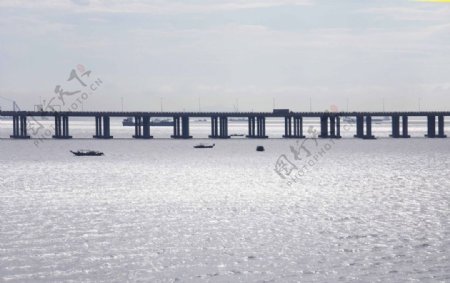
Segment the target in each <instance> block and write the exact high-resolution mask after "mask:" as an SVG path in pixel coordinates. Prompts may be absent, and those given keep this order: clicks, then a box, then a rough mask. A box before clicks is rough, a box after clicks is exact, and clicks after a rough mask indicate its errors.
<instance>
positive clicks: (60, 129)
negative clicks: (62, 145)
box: [52, 115, 72, 139]
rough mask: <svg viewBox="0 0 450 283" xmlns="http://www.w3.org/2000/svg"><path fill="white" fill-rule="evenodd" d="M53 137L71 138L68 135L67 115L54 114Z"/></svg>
mask: <svg viewBox="0 0 450 283" xmlns="http://www.w3.org/2000/svg"><path fill="white" fill-rule="evenodd" d="M52 137H53V138H54V139H71V138H72V136H70V135H69V117H68V116H59V115H55V134H54V135H53V136H52Z"/></svg>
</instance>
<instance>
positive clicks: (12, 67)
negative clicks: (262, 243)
mask: <svg viewBox="0 0 450 283" xmlns="http://www.w3.org/2000/svg"><path fill="white" fill-rule="evenodd" d="M72 70H75V72H77V74H78V76H79V78H80V80H81V81H82V82H83V83H85V84H86V85H87V87H84V86H83V85H82V84H81V83H80V82H79V81H77V80H76V79H73V77H72V80H69V78H70V74H71V71H72ZM86 71H90V72H89V73H85V72H86ZM81 74H84V76H81ZM98 79H99V80H100V81H101V82H102V83H101V84H100V85H97V87H96V88H95V90H93V89H92V88H89V86H90V85H91V83H92V82H94V81H95V80H98ZM56 89H59V90H60V91H61V90H64V91H67V92H71V93H74V92H76V91H80V92H79V93H75V94H70V95H69V94H67V95H66V96H64V95H61V92H57V91H56ZM83 92H86V93H87V94H88V96H84V98H83V99H84V100H83V109H84V110H121V109H122V107H123V109H124V110H126V111H128V110H130V111H132V110H135V111H158V110H160V109H161V108H163V110H164V111H183V110H184V111H197V110H199V109H200V110H201V111H233V110H239V111H271V109H272V108H273V107H274V106H275V107H276V108H289V109H291V110H293V111H309V110H310V109H312V110H315V111H323V110H326V109H330V107H332V108H333V109H336V108H337V109H338V110H342V111H346V110H347V109H348V110H350V111H356V110H364V111H378V110H383V109H385V110H386V111H395V110H399V111H400V110H401V111H405V110H418V109H419V107H420V109H422V110H450V3H441V2H422V1H410V0H389V1H387V0H371V1H368V0H366V1H361V0H339V1H338V0H230V1H224V0H130V1H123V0H122V1H119V0H108V1H102V0H39V1H37V0H36V1H33V0H28V1H27V0H15V1H13V0H0V106H1V107H2V109H3V110H8V109H11V100H15V101H16V102H17V104H18V105H20V107H21V109H34V107H35V105H37V104H40V103H44V104H47V103H48V102H49V101H53V103H56V102H58V103H59V104H60V105H61V110H67V108H68V107H69V105H70V103H71V101H73V100H75V98H76V97H77V96H79V94H80V93H83ZM64 97H65V98H66V99H65V101H64V105H62V102H63V100H64ZM54 98H56V100H55V99H54ZM61 98H62V99H61ZM55 101H56V102H55ZM122 101H123V103H122ZM72 110H75V109H72Z"/></svg>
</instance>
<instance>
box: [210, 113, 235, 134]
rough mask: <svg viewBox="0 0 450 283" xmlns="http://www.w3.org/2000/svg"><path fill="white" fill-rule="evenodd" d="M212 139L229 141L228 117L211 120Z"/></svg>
mask: <svg viewBox="0 0 450 283" xmlns="http://www.w3.org/2000/svg"><path fill="white" fill-rule="evenodd" d="M209 137H210V138H212V139H228V138H230V136H229V135H228V117H212V118H211V135H210V136H209Z"/></svg>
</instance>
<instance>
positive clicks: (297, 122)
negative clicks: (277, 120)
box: [283, 116, 305, 139]
mask: <svg viewBox="0 0 450 283" xmlns="http://www.w3.org/2000/svg"><path fill="white" fill-rule="evenodd" d="M292 122H293V123H292ZM283 138H288V139H304V138H305V136H304V135H303V117H301V116H286V117H284V135H283Z"/></svg>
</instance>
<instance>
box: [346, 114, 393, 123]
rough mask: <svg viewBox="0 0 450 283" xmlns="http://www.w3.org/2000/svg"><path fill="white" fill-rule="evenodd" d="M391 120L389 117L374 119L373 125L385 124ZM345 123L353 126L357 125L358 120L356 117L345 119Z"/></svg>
mask: <svg viewBox="0 0 450 283" xmlns="http://www.w3.org/2000/svg"><path fill="white" fill-rule="evenodd" d="M390 120H391V118H390V117H389V116H382V117H376V116H375V117H372V123H376V124H378V123H383V122H389V121H390ZM344 122H346V123H349V124H353V123H356V118H355V117H349V116H348V117H344Z"/></svg>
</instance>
